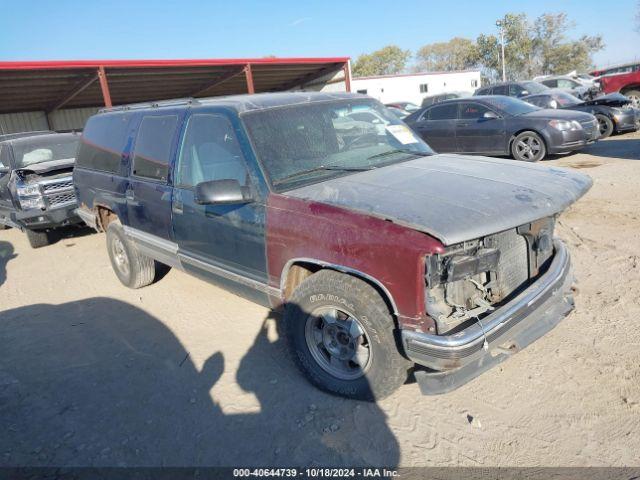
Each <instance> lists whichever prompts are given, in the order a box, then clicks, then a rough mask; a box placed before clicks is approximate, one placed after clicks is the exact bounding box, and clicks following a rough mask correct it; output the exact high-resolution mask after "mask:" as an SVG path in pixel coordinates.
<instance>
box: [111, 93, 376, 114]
mask: <svg viewBox="0 0 640 480" xmlns="http://www.w3.org/2000/svg"><path fill="white" fill-rule="evenodd" d="M333 100H370V101H371V100H373V99H371V98H370V97H367V96H364V95H361V94H357V93H347V92H333V93H325V92H276V93H256V94H243V95H228V96H221V97H210V98H198V99H193V98H191V99H189V98H187V99H176V100H162V101H160V102H149V103H144V104H131V105H121V106H117V107H112V108H104V109H101V110H100V112H99V114H100V113H109V112H115V111H123V110H139V109H140V110H144V109H151V108H154V109H155V108H176V107H180V106H184V107H186V106H190V107H193V108H197V107H199V106H223V107H228V108H232V109H234V110H236V111H237V112H238V113H242V112H249V111H257V110H265V109H269V108H279V107H287V106H292V105H302V104H310V103H321V102H329V101H333Z"/></svg>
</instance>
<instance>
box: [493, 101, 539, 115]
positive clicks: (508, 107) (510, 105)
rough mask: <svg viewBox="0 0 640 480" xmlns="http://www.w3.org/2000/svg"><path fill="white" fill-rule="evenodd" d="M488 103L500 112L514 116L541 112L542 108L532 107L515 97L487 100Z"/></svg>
mask: <svg viewBox="0 0 640 480" xmlns="http://www.w3.org/2000/svg"><path fill="white" fill-rule="evenodd" d="M486 102H487V103H488V104H489V105H491V106H492V107H494V108H495V109H497V110H498V111H500V112H504V113H507V114H509V115H513V116H516V115H523V114H525V113H529V112H534V111H536V110H540V108H539V107H536V106H535V105H531V104H530V103H527V102H523V101H522V100H520V99H518V98H513V97H493V98H487V100H486Z"/></svg>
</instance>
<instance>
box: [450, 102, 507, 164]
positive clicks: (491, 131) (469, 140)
mask: <svg viewBox="0 0 640 480" xmlns="http://www.w3.org/2000/svg"><path fill="white" fill-rule="evenodd" d="M487 112H493V111H492V110H491V109H489V108H488V107H487V106H485V105H483V104H480V103H475V102H462V103H460V111H459V116H458V121H457V124H456V140H457V143H458V152H460V153H497V152H500V153H504V150H505V145H506V141H505V125H504V119H503V118H485V117H484V114H485V113H487ZM493 113H495V112H493ZM498 117H499V116H498Z"/></svg>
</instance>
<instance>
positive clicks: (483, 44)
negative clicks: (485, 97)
mask: <svg viewBox="0 0 640 480" xmlns="http://www.w3.org/2000/svg"><path fill="white" fill-rule="evenodd" d="M500 21H501V22H502V28H503V29H504V45H505V47H504V57H505V63H506V66H507V68H506V73H507V78H508V79H510V80H515V79H519V78H523V77H527V78H529V77H531V76H532V74H533V72H534V71H535V70H536V68H535V58H534V57H533V44H534V39H533V35H532V29H531V25H530V24H529V20H528V19H527V16H526V14H524V13H517V14H516V13H508V14H506V15H505V16H504V17H503V18H502V19H500ZM476 44H477V48H478V55H479V57H480V62H481V63H482V65H483V67H484V68H485V70H486V72H485V73H486V74H487V76H489V77H490V78H494V79H495V78H500V76H501V75H502V73H501V72H502V59H501V50H500V38H499V36H497V35H493V34H491V35H484V34H481V35H480V36H478V38H477V40H476Z"/></svg>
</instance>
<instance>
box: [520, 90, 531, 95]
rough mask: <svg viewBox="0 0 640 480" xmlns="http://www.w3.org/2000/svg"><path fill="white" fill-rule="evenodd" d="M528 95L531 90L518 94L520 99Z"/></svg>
mask: <svg viewBox="0 0 640 480" xmlns="http://www.w3.org/2000/svg"><path fill="white" fill-rule="evenodd" d="M527 95H529V90H522V91H521V92H520V93H519V94H518V97H526V96H527Z"/></svg>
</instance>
